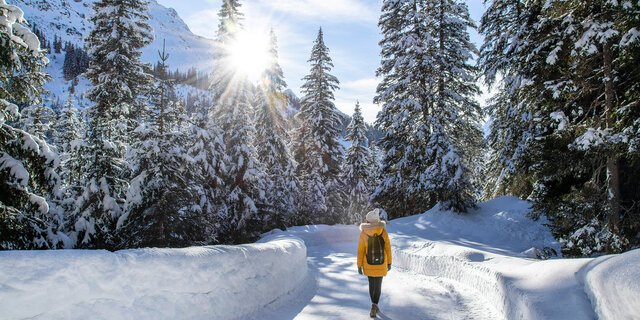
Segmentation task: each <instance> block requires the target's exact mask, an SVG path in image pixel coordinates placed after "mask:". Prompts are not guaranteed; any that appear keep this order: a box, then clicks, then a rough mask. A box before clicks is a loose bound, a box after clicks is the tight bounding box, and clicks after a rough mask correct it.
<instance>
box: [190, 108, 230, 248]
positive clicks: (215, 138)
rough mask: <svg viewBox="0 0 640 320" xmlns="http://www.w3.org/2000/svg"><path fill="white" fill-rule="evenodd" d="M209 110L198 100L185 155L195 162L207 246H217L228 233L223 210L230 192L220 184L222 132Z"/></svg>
mask: <svg viewBox="0 0 640 320" xmlns="http://www.w3.org/2000/svg"><path fill="white" fill-rule="evenodd" d="M205 103H206V102H205ZM207 105H208V107H205V106H207ZM210 108H211V105H210V104H203V103H202V102H201V100H197V101H196V102H195V109H196V110H199V111H198V112H196V113H195V114H194V115H193V116H192V120H191V122H192V125H191V127H190V128H189V130H188V132H189V133H188V136H189V141H190V142H189V145H190V146H191V147H189V149H188V151H187V152H188V154H189V156H190V157H191V158H192V159H193V161H194V162H195V168H196V169H195V170H196V171H195V173H194V180H193V181H194V183H195V184H196V186H197V187H199V188H200V189H199V190H198V194H199V196H200V199H198V201H197V204H198V206H199V208H200V210H201V211H202V213H203V215H204V216H205V217H206V221H207V224H206V226H207V230H206V231H205V233H206V235H207V236H208V238H209V239H208V240H207V242H208V243H218V242H220V241H222V239H223V237H224V236H225V235H226V234H228V233H229V230H230V229H231V226H230V225H228V224H227V222H228V221H229V220H230V218H229V211H228V210H227V207H226V203H227V202H226V199H227V195H228V194H229V190H228V187H227V185H225V183H224V181H223V180H222V178H223V174H224V173H225V172H226V166H225V161H224V160H225V159H224V157H225V144H224V141H223V132H222V130H220V128H218V126H217V125H216V122H215V121H213V120H212V119H210V117H209V109H210Z"/></svg>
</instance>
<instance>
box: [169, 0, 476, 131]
mask: <svg viewBox="0 0 640 320" xmlns="http://www.w3.org/2000/svg"><path fill="white" fill-rule="evenodd" d="M157 1H158V2H159V3H160V4H162V5H164V6H166V7H172V8H174V9H175V10H176V11H177V12H178V14H179V15H180V17H181V18H182V19H183V20H184V21H185V22H186V23H187V25H188V26H189V28H190V29H191V31H192V32H193V33H195V34H198V35H201V36H204V37H208V38H213V37H214V36H215V33H216V30H217V25H218V19H217V13H218V10H219V9H220V5H221V3H222V0H157ZM240 3H241V4H242V8H241V10H242V12H243V13H244V14H245V21H244V24H245V27H246V29H249V30H252V29H253V30H260V29H262V30H265V29H266V30H268V29H269V28H273V29H274V30H275V32H276V35H277V36H278V46H279V50H278V51H279V54H280V65H281V66H282V69H283V71H284V74H285V80H286V81H287V84H288V86H289V88H291V89H292V90H293V91H294V92H295V93H296V94H300V85H302V80H301V79H302V77H304V76H305V75H306V74H307V73H308V72H309V64H308V62H307V60H308V59H309V55H310V52H311V47H312V46H313V41H314V40H315V38H316V36H317V32H318V28H320V27H322V30H323V32H324V40H325V44H326V45H327V47H329V50H330V51H331V52H330V56H331V58H332V59H333V63H334V65H335V67H334V69H333V70H332V74H333V75H335V76H336V77H338V80H340V90H338V91H336V92H335V96H336V101H335V102H336V106H337V107H338V109H340V110H341V111H343V112H345V113H347V114H352V113H353V109H354V107H355V103H356V100H360V105H361V107H362V112H363V116H364V118H365V120H366V121H367V122H369V123H373V122H374V121H375V117H376V114H377V113H378V111H380V107H379V106H377V105H375V104H373V101H372V100H373V97H374V95H375V88H376V86H377V84H378V79H376V77H375V71H376V68H377V67H378V64H379V63H380V56H379V52H380V49H379V47H378V41H379V40H380V38H381V36H380V30H379V29H378V25H377V24H378V18H379V15H380V7H381V4H382V0H241V1H240ZM467 4H468V6H469V11H470V13H471V17H472V18H473V19H475V20H476V22H479V19H480V17H481V16H482V14H483V13H484V11H485V8H484V4H483V0H467ZM471 37H472V40H473V41H474V42H475V43H476V45H477V46H480V44H481V42H482V39H481V37H480V36H479V35H478V34H477V33H476V32H471Z"/></svg>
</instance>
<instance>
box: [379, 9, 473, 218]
mask: <svg viewBox="0 0 640 320" xmlns="http://www.w3.org/2000/svg"><path fill="white" fill-rule="evenodd" d="M379 26H380V27H381V29H382V33H383V39H382V41H381V42H380V45H381V55H382V61H381V66H380V68H379V69H378V76H382V77H383V80H382V82H381V83H380V85H379V86H378V90H377V91H378V95H377V96H376V98H375V101H376V102H378V103H381V104H382V105H383V110H382V112H381V113H379V114H378V119H377V121H376V124H377V126H378V128H380V129H381V130H382V131H383V132H384V134H385V135H384V137H383V138H382V139H381V142H380V146H381V147H382V149H383V150H384V152H385V158H384V160H383V164H382V168H381V176H382V177H381V178H382V181H381V183H380V185H379V186H378V188H377V189H376V190H375V191H374V195H373V196H374V199H375V200H376V201H378V202H380V203H381V204H382V206H383V207H384V208H385V209H386V210H387V212H389V214H390V215H391V216H392V217H399V216H404V215H410V214H415V213H420V212H424V211H425V210H427V209H429V208H430V207H431V206H433V205H435V204H436V202H438V201H440V203H441V207H442V209H445V210H447V209H453V210H455V211H458V212H464V211H466V209H467V207H469V206H471V205H473V201H474V199H473V196H474V187H473V185H472V183H471V178H472V177H471V176H470V167H471V165H472V163H473V161H474V160H475V159H473V156H475V155H476V154H477V153H478V152H477V151H476V150H478V148H479V145H480V140H481V131H480V128H479V121H480V110H479V105H478V103H477V102H476V101H475V98H474V96H475V95H476V94H477V93H478V88H477V86H476V85H475V75H476V69H475V68H474V67H473V66H472V65H470V64H469V60H470V59H471V55H472V53H473V52H474V51H475V48H474V46H473V44H472V43H471V42H470V40H469V34H468V32H467V28H468V27H471V28H473V27H474V23H473V21H472V20H471V19H470V17H469V13H468V9H467V7H466V5H465V4H463V3H459V2H456V1H450V0H434V1H426V0H425V1H384V2H383V7H382V15H381V17H380V22H379Z"/></svg>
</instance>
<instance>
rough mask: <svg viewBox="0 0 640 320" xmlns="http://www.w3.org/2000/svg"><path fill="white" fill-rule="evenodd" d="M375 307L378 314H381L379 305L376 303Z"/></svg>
mask: <svg viewBox="0 0 640 320" xmlns="http://www.w3.org/2000/svg"><path fill="white" fill-rule="evenodd" d="M373 306H374V307H376V313H380V308H378V304H377V303H374V304H373Z"/></svg>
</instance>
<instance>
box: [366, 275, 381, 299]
mask: <svg viewBox="0 0 640 320" xmlns="http://www.w3.org/2000/svg"><path fill="white" fill-rule="evenodd" d="M381 292H382V277H369V296H370V297H371V302H372V303H375V304H378V301H380V293H381Z"/></svg>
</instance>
